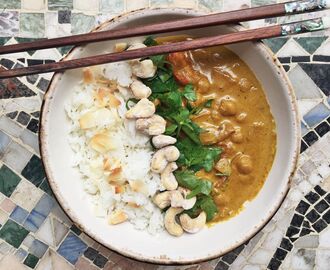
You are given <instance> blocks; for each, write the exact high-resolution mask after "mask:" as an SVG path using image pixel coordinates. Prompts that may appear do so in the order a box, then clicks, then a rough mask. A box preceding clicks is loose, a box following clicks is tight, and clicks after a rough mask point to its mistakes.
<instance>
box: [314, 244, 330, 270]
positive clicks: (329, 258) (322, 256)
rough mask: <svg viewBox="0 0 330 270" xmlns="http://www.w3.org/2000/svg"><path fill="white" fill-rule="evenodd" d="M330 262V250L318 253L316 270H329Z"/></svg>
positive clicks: (322, 250) (321, 250)
mask: <svg viewBox="0 0 330 270" xmlns="http://www.w3.org/2000/svg"><path fill="white" fill-rule="evenodd" d="M329 262H330V249H325V250H324V249H319V250H317V251H316V267H315V269H316V270H328V269H329Z"/></svg>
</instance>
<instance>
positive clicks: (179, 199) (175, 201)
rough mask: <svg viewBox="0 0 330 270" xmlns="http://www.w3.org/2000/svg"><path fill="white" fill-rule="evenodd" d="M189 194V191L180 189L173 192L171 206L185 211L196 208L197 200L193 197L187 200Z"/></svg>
mask: <svg viewBox="0 0 330 270" xmlns="http://www.w3.org/2000/svg"><path fill="white" fill-rule="evenodd" d="M188 194H189V190H187V189H184V188H181V187H179V188H178V190H173V191H172V192H171V206H172V207H182V208H183V209H185V210H188V209H191V208H193V207H194V205H195V203H196V201H197V198H196V196H195V197H192V198H190V199H186V197H187V195H188Z"/></svg>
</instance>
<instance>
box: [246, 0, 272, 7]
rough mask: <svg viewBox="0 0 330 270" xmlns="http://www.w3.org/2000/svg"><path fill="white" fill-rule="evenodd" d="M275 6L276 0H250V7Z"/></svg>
mask: <svg viewBox="0 0 330 270" xmlns="http://www.w3.org/2000/svg"><path fill="white" fill-rule="evenodd" d="M272 4H276V0H251V5H252V7H258V6H265V5H272Z"/></svg>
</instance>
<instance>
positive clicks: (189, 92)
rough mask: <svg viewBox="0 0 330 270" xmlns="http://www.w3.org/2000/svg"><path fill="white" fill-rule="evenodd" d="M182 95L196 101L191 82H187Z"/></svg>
mask: <svg viewBox="0 0 330 270" xmlns="http://www.w3.org/2000/svg"><path fill="white" fill-rule="evenodd" d="M182 94H183V96H184V97H185V98H186V99H187V100H189V101H196V99H197V97H196V92H195V88H194V86H193V85H192V84H187V85H186V86H185V87H184V89H183V92H182Z"/></svg>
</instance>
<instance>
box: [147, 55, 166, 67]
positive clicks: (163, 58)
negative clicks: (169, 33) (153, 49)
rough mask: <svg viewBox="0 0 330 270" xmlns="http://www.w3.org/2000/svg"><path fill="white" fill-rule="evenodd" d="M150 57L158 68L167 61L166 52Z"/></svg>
mask: <svg viewBox="0 0 330 270" xmlns="http://www.w3.org/2000/svg"><path fill="white" fill-rule="evenodd" d="M149 58H150V59H151V61H152V62H153V63H154V65H155V66H156V67H158V68H160V67H163V66H164V65H165V64H166V63H167V62H166V55H164V54H161V55H154V56H150V57H149Z"/></svg>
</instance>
